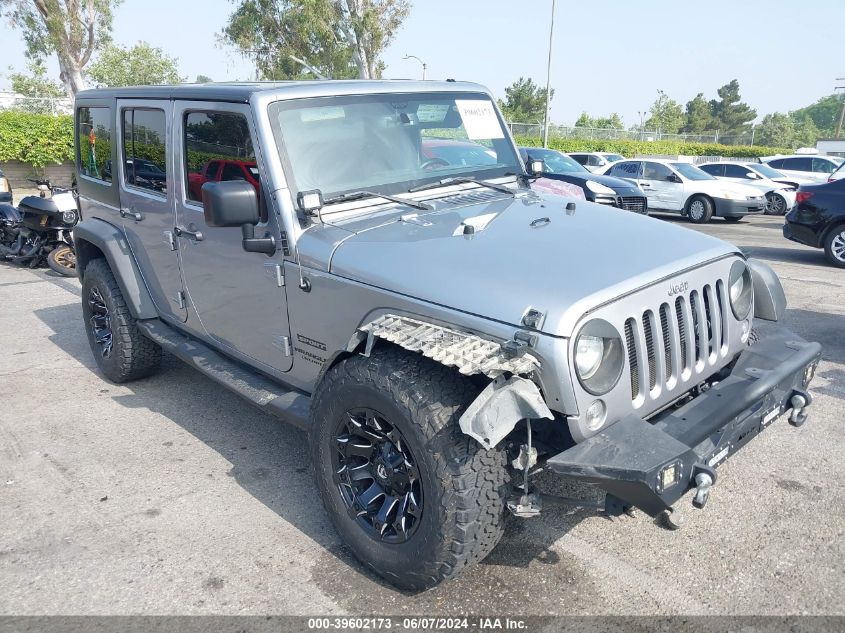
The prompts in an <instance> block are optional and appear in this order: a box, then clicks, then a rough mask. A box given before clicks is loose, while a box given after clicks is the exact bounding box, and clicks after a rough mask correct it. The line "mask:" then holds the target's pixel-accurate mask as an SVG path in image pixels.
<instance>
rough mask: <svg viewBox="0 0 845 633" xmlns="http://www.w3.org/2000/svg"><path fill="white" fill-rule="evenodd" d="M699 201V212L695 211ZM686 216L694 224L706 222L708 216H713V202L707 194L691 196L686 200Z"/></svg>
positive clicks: (708, 218) (708, 219)
mask: <svg viewBox="0 0 845 633" xmlns="http://www.w3.org/2000/svg"><path fill="white" fill-rule="evenodd" d="M698 203H701V204H702V205H703V210H702V211H701V213H698V212H697V209H698V208H699V207H698V206H697V205H698ZM686 211H687V217H688V218H689V219H690V222H692V223H694V224H707V223H708V222H709V221H710V218H712V217H713V202H712V201H711V200H710V198H708V197H707V196H693V197H692V198H690V199H689V201H688V202H687V209H686Z"/></svg>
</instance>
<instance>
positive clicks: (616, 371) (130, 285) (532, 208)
mask: <svg viewBox="0 0 845 633" xmlns="http://www.w3.org/2000/svg"><path fill="white" fill-rule="evenodd" d="M75 108H76V112H75V118H74V121H75V122H76V145H77V152H76V155H77V166H76V167H77V171H78V174H79V194H80V204H81V206H82V211H83V217H84V218H85V220H84V221H83V222H81V223H80V224H79V225H77V227H76V229H75V231H74V235H75V240H76V245H77V253H78V269H79V274H80V278H81V283H82V290H81V303H82V317H83V323H84V327H85V330H86V331H87V334H88V340H89V343H90V347H91V350H92V353H93V355H94V358H95V359H96V363H97V366H98V367H99V370H100V371H101V372H102V373H103V374H104V375H105V376H106V377H107V378H108V379H110V380H112V381H114V382H126V381H129V380H135V379H139V378H142V377H144V376H148V375H149V374H151V373H152V372H154V371H155V370H156V369H157V367H158V364H159V362H160V359H161V355H162V351H168V352H170V353H171V354H173V355H175V356H176V357H178V358H181V359H183V360H184V361H186V362H187V363H189V364H190V365H191V366H193V367H195V368H196V369H197V370H198V371H201V372H203V373H204V374H205V375H206V376H208V377H209V378H210V379H212V380H214V381H216V382H218V383H219V384H221V385H222V386H223V387H225V388H228V389H230V390H232V391H234V392H235V393H237V394H239V395H241V396H242V397H243V398H244V399H246V400H247V401H248V402H249V403H251V404H253V405H255V406H256V407H257V408H258V409H259V410H262V411H265V412H267V413H271V414H274V415H277V416H279V417H280V418H282V419H284V420H287V421H289V422H291V423H293V424H296V425H298V426H299V427H300V428H302V429H304V430H306V431H307V433H308V442H309V444H310V453H309V454H308V455H309V457H307V458H306V457H303V464H302V466H303V468H304V467H306V465H307V463H308V462H309V461H310V463H311V465H312V467H313V470H314V472H315V475H316V483H317V488H318V490H319V493H320V496H321V498H322V501H323V505H324V507H325V511H326V512H327V514H328V516H329V517H330V519H331V521H332V522H333V524H334V526H335V528H336V529H337V532H338V534H339V535H340V536H341V538H342V539H343V541H344V542H346V543H347V544H348V546H349V548H350V550H351V551H352V552H353V553H354V554H355V555H356V556H357V557H358V558H359V559H360V560H361V561H362V563H363V564H365V565H367V566H368V567H370V568H371V569H372V570H374V571H375V572H376V573H378V574H380V575H382V576H383V577H384V578H386V579H387V580H388V581H389V582H391V583H394V584H396V585H398V586H400V587H404V588H409V589H421V588H425V587H430V586H432V585H435V584H437V583H438V582H440V581H442V580H444V579H446V578H450V577H453V576H455V575H456V574H458V573H459V572H461V571H462V570H463V569H465V568H466V567H467V566H469V565H472V564H473V563H475V562H477V561H479V560H481V559H483V558H484V557H485V556H486V555H487V554H488V553H489V552H490V551H491V550H492V549H493V548H494V547H495V545H496V543H497V542H498V541H499V539H500V537H501V536H502V532H503V530H504V526H505V516H504V515H505V513H506V512H507V511H511V512H512V513H513V514H515V515H517V516H520V517H527V516H535V515H536V514H537V513H538V512H540V511H541V497H540V496H539V495H538V494H536V491H535V488H534V482H533V481H532V479H531V476H532V475H533V474H535V473H536V472H538V471H539V470H548V471H551V472H552V473H556V474H557V475H558V476H560V477H563V478H565V479H567V480H573V481H582V482H587V483H590V484H595V485H596V486H598V487H599V488H601V489H603V490H604V491H606V493H607V494H606V497H605V502H604V505H603V508H602V510H604V511H605V512H607V513H608V514H610V515H616V514H619V513H622V512H625V511H627V510H630V508H632V507H639V508H642V509H643V510H644V511H645V512H647V513H648V514H649V515H652V516H658V515H661V514H664V515H665V516H666V517H667V520H668V521H669V522H670V524H673V525H677V521H675V520H674V519H673V517H675V516H676V511H673V509H672V507H673V505H674V504H676V503H678V501H679V500H680V499H681V497H682V496H683V495H685V494H686V493H687V492H691V491H694V495H695V497H694V499H693V503H694V504H695V505H696V506H698V507H702V506H704V504H705V503H706V502H707V499H708V496H709V495H710V493H711V490H712V487H713V484H714V483H715V481H716V473H715V468H716V467H717V466H718V465H719V464H720V463H721V462H723V461H724V460H725V459H726V458H728V457H729V456H730V455H731V454H733V453H734V452H735V451H737V450H738V449H739V448H740V447H741V446H744V445H745V444H747V443H748V442H749V440H751V439H752V438H753V437H755V436H756V435H757V434H758V433H759V432H760V431H762V430H763V428H764V427H766V426H768V425H769V424H770V423H772V421H773V420H774V419H775V418H777V417H778V416H780V415H781V414H784V413H786V414H788V416H789V420H790V422H791V423H792V424H794V425H800V424H802V423H803V422H804V420H805V419H806V417H807V410H806V409H807V406H808V405H809V404H810V402H811V396H810V393H809V391H808V385H809V382H810V380H811V379H812V377H813V372H814V369H815V366H816V363H817V362H818V360H819V355H820V347H819V345H818V344H817V343H808V342H805V341H802V340H801V338H800V337H799V336H797V335H795V334H793V333H791V332H788V331H786V330H783V331H780V330H779V331H777V332H774V333H773V334H772V335H771V336H768V337H760V336H758V334H756V333H753V332H752V326H753V322H754V318H759V319H767V320H772V321H774V320H777V319H778V318H779V317H780V316H781V315H782V314H783V311H784V308H785V304H786V300H785V297H784V293H783V289H782V287H781V285H780V282H779V280H778V278H777V277H776V276H775V274H774V273H773V272H772V270H771V269H770V268H769V267H768V266H766V265H765V264H763V263H762V262H759V261H754V260H747V259H746V258H745V257H744V256H743V254H742V253H741V252H740V251H739V250H738V249H737V248H736V247H735V246H732V245H731V244H728V243H725V242H722V241H721V240H718V239H715V238H713V237H709V236H706V235H702V234H700V233H697V232H694V231H690V230H687V229H685V228H683V227H679V226H674V225H672V224H669V223H665V222H658V221H654V220H652V219H649V218H647V217H643V216H641V215H638V214H633V213H622V212H620V211H619V210H617V209H612V208H608V207H606V206H604V205H599V204H593V203H589V202H586V201H580V200H579V201H576V200H573V199H571V198H561V197H557V196H554V195H548V194H541V193H538V192H535V191H532V190H531V189H530V187H529V185H530V182H531V180H532V179H533V177H534V176H535V175H536V174H537V173H538V172H539V171H540V170H541V168H542V164H539V163H537V164H535V163H533V162H532V163H530V164H529V169H528V170H526V168H525V166H524V165H523V163H522V161H521V160H520V158H519V154H518V152H517V149H516V146H515V145H514V142H513V139H512V138H511V136H510V134H509V133H508V128H507V126H506V125H505V123H504V120H503V118H502V116H501V114H500V112H499V111H498V109H497V108H496V105H495V101H494V100H493V98H492V96H491V95H490V93H489V92H488V91H487V90H486V89H485V88H483V87H481V86H479V85H476V84H471V83H464V82H452V81H448V82H431V81H424V82H400V81H384V82H381V81H308V82H289V83H280V84H273V83H255V84H204V85H184V86H160V87H143V88H120V89H103V90H90V91H83V92H80V93H79V94H78V95H77V97H76V104H75ZM91 130H95V132H96V136H97V139H96V148H95V143H94V141H93V140H91V137H90V136H89V134H90V132H91ZM443 138H448V139H450V140H452V141H466V142H471V143H477V144H478V145H480V146H483V147H486V148H488V150H489V151H490V152H492V156H491V155H490V154H489V153H488V152H486V151H484V152H481V153H480V154H477V153H468V154H467V158H466V159H465V160H464V159H462V160H460V161H456V162H450V161H449V160H444V159H443V158H442V157H437V156H435V157H431V156H428V155H426V153H425V151H424V148H423V144H424V142H425V141H426V140H427V139H443ZM429 149H430V147H429ZM95 154H96V155H95ZM103 154H109V156H108V158H110V159H111V161H112V165H114V166H115V167H116V170H115V173H113V174H112V175H111V176H110V177H108V178H106V177H105V176H104V175H103V174H102V171H101V170H98V169H96V166H97V162H96V161H97V160H103V159H104V158H106V156H104V155H103ZM210 156H213V157H214V159H215V160H226V161H232V162H234V161H236V160H237V161H241V162H242V163H248V164H249V165H250V166H251V168H254V169H255V170H256V174H257V176H258V177H257V178H256V182H255V183H252V182H248V181H245V180H244V179H243V177H242V175H241V176H238V175H237V174H235V176H233V177H232V178H231V179H229V180H227V177H226V176H225V174H224V173H223V172H222V171H221V175H220V177H219V178H218V179H217V180H214V181H211V180H209V181H206V182H204V183H203V184H202V186H201V190H200V191H199V192H197V191H195V190H194V189H193V188H191V187H190V186H189V182H191V178H190V176H191V175H192V174H196V173H197V170H199V169H201V168H202V166H203V165H204V164H205V163H206V162H207V161H208V160H209V157H210ZM473 157H474V158H473ZM139 158H140V159H143V160H149V161H152V162H154V163H155V164H156V166H157V167H159V168H160V169H162V170H163V171H164V172H165V177H164V178H163V182H162V183H161V184H159V185H156V186H154V187H153V186H152V185H150V184H149V183H148V182H147V181H145V180H137V179H133V178H132V177H131V176H132V174H131V173H130V172H129V170H127V168H126V160H128V159H133V160H134V159H139ZM490 158H493V159H494V162H491V161H490ZM238 173H239V174H242V173H243V172H238ZM194 180H196V178H194ZM256 185H258V186H256ZM752 343H753V345H752ZM190 397H191V396H190V394H186V395H185V400H186V402H181V401H180V402H174V403H172V404H171V405H168V408H169V409H170V410H172V411H175V412H177V413H175V414H174V415H178V411H179V407H180V406H182V405H184V404H189V402H187V401H189V400H190ZM156 406H158V405H156ZM184 415H191V412H190V407H186V408H185V410H184ZM244 418H245V420H244V422H245V423H248V420H249V411H245V412H244ZM81 423H82V422H81V421H80V420H70V421H69V422H68V424H77V425H78V424H81ZM200 424H201V422H200ZM138 485H139V486H143V485H144V482H143V481H140V482H138ZM277 489H278V490H284V488H283V482H278V488H277ZM149 494H150V495H151V496H154V495H156V494H158V493H157V491H155V490H150V491H149ZM315 498H316V496H315ZM558 501H560V502H564V501H565V500H562V499H558ZM570 502H571V500H570ZM580 503H583V504H585V505H589V504H591V503H592V504H593V505H594V502H593V501H592V500H582V501H581V502H580ZM313 511H314V512H319V511H320V510H319V507H318V506H314V509H313ZM243 530H244V535H246V536H248V533H249V530H250V526H248V525H245V526H243ZM702 555H706V554H702Z"/></svg>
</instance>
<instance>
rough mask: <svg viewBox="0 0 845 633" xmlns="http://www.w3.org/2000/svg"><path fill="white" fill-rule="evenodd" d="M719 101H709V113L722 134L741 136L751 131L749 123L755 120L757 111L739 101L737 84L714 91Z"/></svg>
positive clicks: (732, 83)
mask: <svg viewBox="0 0 845 633" xmlns="http://www.w3.org/2000/svg"><path fill="white" fill-rule="evenodd" d="M716 94H717V95H719V99H714V100H712V101H710V111H711V112H712V113H713V119H714V121H715V122H716V125H717V126H718V129H719V130H720V131H721V133H722V134H742V133H744V132H748V131H750V130H751V122H752V121H753V120H754V119H756V118H757V110H755V109H754V108H751V107H750V106H748V105H747V104H745V103H743V102H742V101H740V99H741V97H740V96H739V82H738V81H737V80H736V79H732V80H731V81H730V83H726V84H725V85H724V86H722V87H721V88H719V89H718V90H717V91H716Z"/></svg>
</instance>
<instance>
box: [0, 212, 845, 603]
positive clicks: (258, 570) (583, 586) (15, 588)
mask: <svg viewBox="0 0 845 633" xmlns="http://www.w3.org/2000/svg"><path fill="white" fill-rule="evenodd" d="M670 221H672V222H676V223H678V224H682V225H685V226H691V225H688V224H687V223H686V222H685V221H683V220H679V219H672V220H670ZM782 222H783V220H782V218H771V217H755V218H751V219H750V220H746V221H745V222H742V223H740V224H736V225H728V224H726V223H724V222H723V221H721V220H714V221H713V223H711V224H710V225H706V226H703V227H696V230H702V231H704V232H706V233H710V234H713V235H716V236H718V237H721V238H724V239H727V240H729V241H731V242H733V243H735V244H737V245H738V246H739V247H740V248H741V249H742V250H743V251H744V252H745V253H746V254H747V255H749V256H753V257H758V258H761V259H763V260H765V261H766V262H768V263H769V264H770V265H772V266H773V267H774V268H775V270H776V271H777V272H778V274H779V275H780V277H781V279H782V281H783V283H784V286H785V288H786V293H787V297H788V299H789V303H790V306H789V311H788V313H787V316H786V323H785V324H786V325H787V326H788V327H790V328H792V329H793V330H794V331H796V332H797V333H798V334H800V335H801V336H803V337H805V338H808V339H812V340H818V341H820V342H821V343H822V344H823V346H824V360H823V362H822V363H821V365H820V367H819V371H818V374H817V378H816V381H815V383H814V390H813V391H814V394H815V396H816V401H815V404H814V406H813V408H812V413H811V416H810V419H809V421H808V423H807V424H806V425H805V426H803V427H802V428H800V429H795V428H792V427H791V426H789V425H788V424H787V423H786V421H785V420H779V421H778V423H776V424H775V425H773V426H772V427H771V428H770V429H768V430H767V431H766V432H765V433H764V434H762V435H761V436H760V437H759V438H757V439H756V440H755V441H754V442H752V443H751V444H749V446H748V447H746V448H745V449H744V450H743V451H741V452H740V453H739V454H737V455H736V456H735V457H734V458H733V459H731V460H729V461H728V462H727V463H726V464H725V465H723V466H722V467H721V468H720V470H719V481H718V483H717V484H716V486H715V488H714V490H713V494H712V497H711V499H710V502H709V504H708V506H707V508H706V509H705V510H704V511H697V510H693V509H692V507H691V505H690V503H689V498H686V499H685V500H684V501H683V507H685V508H688V510H687V511H686V515H687V522H686V525H685V526H684V527H683V529H681V530H679V531H676V532H672V531H668V530H665V529H662V528H660V527H658V526H656V525H655V524H654V522H653V521H652V520H651V519H650V518H649V517H647V516H646V515H644V514H643V513H641V512H640V513H637V514H636V515H635V516H634V517H622V518H618V519H614V520H609V519H607V518H604V517H602V516H600V515H597V514H595V513H594V512H591V511H587V510H573V509H564V508H548V509H547V510H545V511H544V513H543V514H542V516H541V517H539V518H536V519H529V520H525V519H514V518H510V519H509V527H508V530H507V533H506V535H505V538H504V539H503V540H502V542H501V544H500V545H499V546H498V547H497V548H496V550H495V551H494V552H493V553H492V555H491V556H490V557H489V558H488V559H487V560H485V561H484V562H483V563H482V564H480V565H478V566H476V567H474V568H473V569H471V570H469V571H467V572H466V573H464V574H463V575H461V576H460V577H458V578H457V579H456V580H454V581H452V582H450V583H446V584H444V585H441V586H439V587H437V588H435V589H433V590H430V591H427V592H424V593H418V594H407V593H402V592H399V591H397V590H395V589H393V588H391V587H389V586H387V585H385V584H383V583H382V582H380V581H379V580H377V579H375V578H374V577H373V576H371V575H370V574H368V573H367V572H365V571H364V570H363V569H362V567H361V566H360V565H358V564H357V563H356V562H355V560H354V559H353V558H352V557H351V555H350V554H349V553H348V552H347V551H346V550H345V549H344V547H343V546H342V545H341V543H340V540H339V539H338V537H337V536H336V534H335V533H334V531H333V530H332V528H331V526H330V524H329V522H328V519H327V517H326V515H325V514H324V512H323V509H322V506H321V504H320V500H319V498H318V496H317V494H316V490H315V486H314V484H313V482H312V474H311V472H310V470H309V464H308V459H307V446H306V436H305V435H304V434H303V433H302V432H300V431H297V430H295V429H293V428H290V427H287V426H284V425H283V424H282V423H280V422H278V421H277V420H276V419H274V418H270V417H267V416H264V415H262V414H260V413H256V412H255V411H254V410H252V409H251V408H249V407H248V406H247V405H245V404H243V403H242V402H241V401H240V400H239V399H238V398H237V397H236V396H234V395H231V394H229V393H227V392H225V391H222V390H221V389H220V388H219V387H218V386H217V385H216V384H215V383H213V382H211V381H210V380H208V379H206V378H205V377H203V376H201V375H200V374H199V373H197V372H195V371H193V370H190V369H188V368H187V367H185V366H183V365H182V364H181V363H180V362H178V361H176V360H174V359H171V358H168V359H167V360H166V361H165V366H164V368H163V371H161V372H160V373H159V374H157V375H156V376H154V377H152V378H149V379H146V380H143V381H140V382H136V383H131V384H127V385H121V386H118V385H113V384H110V383H108V382H106V381H104V380H103V379H102V378H101V377H100V375H99V374H98V373H97V371H96V369H95V364H94V361H93V358H92V357H91V353H90V351H89V348H88V342H87V340H86V336H85V333H84V331H83V324H82V321H81V317H80V306H79V283H78V282H77V281H76V280H74V279H65V278H61V277H58V276H57V275H55V274H54V273H52V272H51V271H49V270H46V269H41V270H36V271H32V270H26V269H21V268H16V267H11V266H8V265H5V264H0V306H2V308H0V384H2V395H1V396H0V397H1V398H2V401H1V402H0V471H2V472H0V517H2V518H1V519H0V586H2V591H0V613H2V614H45V613H46V614H58V613H62V614H168V613H185V614H201V613H216V614H265V613H277V614H342V613H344V614H367V615H369V614H397V615H399V614H408V613H411V614H426V615H432V614H461V613H503V614H524V615H527V614H543V615H545V614H655V613H657V614H675V613H683V614H754V615H756V614H843V613H845V583H843V579H845V516H843V508H845V487H843V485H842V482H843V481H845V424H843V415H842V411H843V405H845V335H843V332H845V271H840V270H836V269H834V268H832V267H830V266H829V265H828V264H827V263H826V260H825V258H824V254H823V252H822V251H820V250H813V249H809V248H805V247H802V246H799V245H797V244H793V243H790V242H787V241H786V240H784V239H783V238H782V236H781V232H780V227H781V225H782ZM642 248H659V244H653V245H652V244H642ZM619 265H620V266H624V265H625V263H624V262H619ZM541 484H542V485H543V486H544V487H546V489H555V488H561V487H560V486H559V485H557V484H556V483H555V482H554V481H550V480H548V479H543V480H542V481H541ZM564 492H566V493H567V494H583V493H584V492H585V491H583V490H566V491H564ZM586 492H589V491H586Z"/></svg>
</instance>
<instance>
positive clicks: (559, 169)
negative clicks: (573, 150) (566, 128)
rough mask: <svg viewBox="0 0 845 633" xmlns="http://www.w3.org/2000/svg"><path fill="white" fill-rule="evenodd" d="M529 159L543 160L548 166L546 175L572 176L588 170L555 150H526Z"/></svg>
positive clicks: (530, 148)
mask: <svg viewBox="0 0 845 633" xmlns="http://www.w3.org/2000/svg"><path fill="white" fill-rule="evenodd" d="M525 149H526V152H527V153H528V157H529V158H533V159H534V160H541V161H543V162H544V163H545V165H546V173H549V174H571V173H572V172H575V173H579V174H581V173H584V172H586V171H587V170H586V169H585V168H584V167H583V166H582V165H581V164H580V163H578V162H576V161H575V160H574V159H573V158H571V157H569V156H567V155H566V154H561V153H560V152H557V151H555V150H553V149H535V148H533V147H528V148H525Z"/></svg>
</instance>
